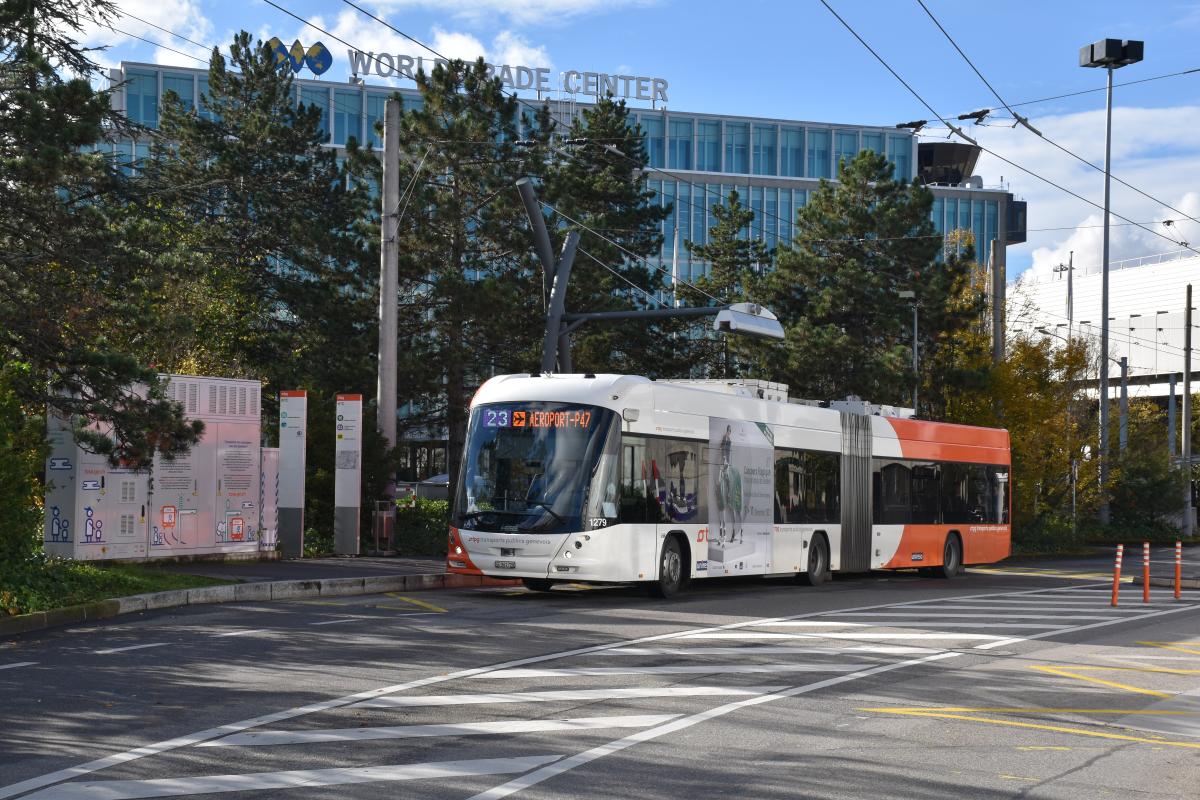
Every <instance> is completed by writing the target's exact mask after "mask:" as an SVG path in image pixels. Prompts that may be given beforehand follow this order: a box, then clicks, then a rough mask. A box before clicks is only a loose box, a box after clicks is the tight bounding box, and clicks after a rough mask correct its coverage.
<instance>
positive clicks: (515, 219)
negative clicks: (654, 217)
mask: <svg viewBox="0 0 1200 800" xmlns="http://www.w3.org/2000/svg"><path fill="white" fill-rule="evenodd" d="M417 86H418V88H419V89H420V91H421V98H422V102H421V103H420V105H418V106H416V107H413V108H409V109H406V110H405V111H404V113H403V115H402V118H401V133H400V144H401V168H400V186H401V187H409V194H408V196H405V197H404V198H403V201H402V203H401V209H400V211H401V212H402V216H401V218H400V220H399V239H400V284H401V287H400V288H401V306H402V313H401V331H400V336H401V342H400V348H399V349H400V353H401V367H400V368H401V370H402V372H403V373H406V374H407V375H409V376H410V380H409V381H408V382H407V383H405V382H404V381H402V382H401V386H402V387H406V388H407V391H408V396H407V397H406V398H402V400H403V399H407V400H409V401H411V402H412V404H413V406H414V407H415V408H416V409H418V410H419V414H420V415H419V416H417V417H415V418H414V419H412V420H410V423H413V424H415V423H420V424H422V425H423V426H424V432H425V433H426V435H428V436H429V437H430V438H440V436H439V434H440V433H441V431H442V430H444V431H445V433H446V438H447V440H448V453H447V456H448V458H447V460H448V467H449V469H448V471H449V474H450V481H451V485H454V482H455V481H456V480H457V475H458V470H459V464H460V462H461V459H462V450H463V444H464V441H465V438H466V428H467V410H468V405H469V403H470V399H471V396H472V394H473V393H474V391H475V389H476V388H477V387H478V386H479V385H480V384H481V383H482V382H483V381H484V380H486V379H487V378H488V377H489V376H490V375H494V374H498V373H502V372H518V371H520V372H528V371H530V370H531V369H536V365H537V363H538V355H537V350H536V347H537V345H540V342H541V331H542V329H543V327H544V321H545V316H544V308H543V306H542V278H541V268H540V266H538V265H535V262H534V256H533V247H532V243H531V240H530V237H529V233H528V223H527V222H526V221H525V213H524V207H523V206H522V204H521V201H520V197H519V195H518V193H517V189H516V181H517V179H518V178H519V177H521V176H522V175H524V174H527V173H529V172H531V171H532V172H536V170H537V168H538V167H539V166H540V165H541V164H542V163H543V161H544V158H545V156H546V151H545V147H544V145H545V142H546V138H547V137H548V136H549V133H550V130H551V128H552V124H551V123H550V120H549V117H548V115H546V114H544V113H542V114H540V115H538V118H536V119H534V118H524V119H522V118H521V117H520V116H519V115H518V111H519V109H518V104H517V101H516V100H515V99H513V98H511V97H509V96H507V95H506V94H505V93H504V91H503V89H502V87H501V84H500V82H499V80H498V79H494V78H488V76H487V67H486V65H485V64H484V62H483V61H482V59H481V60H479V61H477V62H475V63H472V64H466V63H464V62H462V61H457V60H455V61H451V62H449V63H448V64H445V65H438V66H436V67H434V69H433V72H432V73H431V74H429V75H425V74H424V73H423V72H422V73H419V74H418V77H417ZM522 127H524V128H526V131H525V134H526V135H525V137H524V138H523V137H522V135H521V134H522ZM519 140H521V141H531V142H533V146H531V147H530V146H521V145H518V141H519Z"/></svg>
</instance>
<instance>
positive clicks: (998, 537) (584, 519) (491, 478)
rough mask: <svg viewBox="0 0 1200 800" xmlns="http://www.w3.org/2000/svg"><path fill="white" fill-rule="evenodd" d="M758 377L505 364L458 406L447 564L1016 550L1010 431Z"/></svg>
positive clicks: (768, 567)
mask: <svg viewBox="0 0 1200 800" xmlns="http://www.w3.org/2000/svg"><path fill="white" fill-rule="evenodd" d="M829 406H830V407H821V406H820V405H818V404H817V403H813V402H810V401H796V400H791V401H789V400H788V398H787V387H786V386H783V385H781V384H775V383H768V382H764V381H652V380H649V379H647V378H641V377H634V376H627V375H541V376H532V375H504V376H498V377H495V378H492V379H491V380H489V381H488V382H487V383H485V384H484V385H483V386H482V387H481V388H480V390H479V392H478V393H477V394H476V395H475V399H474V400H473V401H472V403H471V418H470V425H469V427H468V432H467V443H466V451H465V454H464V459H463V463H462V467H461V470H460V475H459V481H458V487H457V491H456V494H455V501H454V511H453V515H452V518H451V528H450V541H449V547H450V550H449V554H448V556H447V567H448V569H449V571H450V572H454V573H460V574H472V575H480V574H482V575H489V576H493V577H505V578H521V579H522V580H523V581H524V582H525V585H526V586H528V587H529V588H531V589H535V590H547V589H549V588H550V587H551V586H552V585H553V584H554V583H556V582H583V583H627V582H640V583H643V584H645V585H646V586H647V588H648V589H649V590H650V591H651V592H652V593H654V594H657V595H659V596H669V595H671V594H674V593H675V592H677V591H679V590H680V589H681V588H683V587H684V586H686V584H687V583H688V582H689V581H690V580H695V579H700V578H715V577H721V576H726V575H766V576H782V575H796V576H798V577H800V578H802V579H804V580H806V581H807V582H809V583H812V584H819V583H823V582H825V581H826V580H828V578H829V575H830V573H831V572H832V571H834V570H842V571H846V572H866V571H868V570H873V569H896V568H913V567H916V568H921V569H924V570H926V571H927V572H929V573H931V574H936V575H940V576H943V577H953V576H955V575H957V574H959V573H960V572H961V571H962V569H963V565H964V564H980V563H987V562H993V561H999V560H1001V559H1003V558H1005V557H1007V556H1008V554H1009V542H1010V527H1009V515H1010V494H1011V493H1010V491H1009V465H1010V459H1009V442H1008V432H1007V431H1003V430H993V429H989V428H974V427H968V426H963V425H949V424H944V423H937V422H925V421H918V420H914V419H911V418H909V417H911V414H910V412H908V411H907V410H897V409H891V408H887V407H877V406H870V405H868V404H866V403H864V402H861V401H854V400H848V401H845V402H840V403H831V404H829Z"/></svg>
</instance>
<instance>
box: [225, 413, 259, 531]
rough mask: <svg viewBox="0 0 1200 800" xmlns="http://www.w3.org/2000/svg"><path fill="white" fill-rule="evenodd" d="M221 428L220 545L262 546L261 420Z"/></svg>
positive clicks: (227, 424) (229, 424) (230, 424)
mask: <svg viewBox="0 0 1200 800" xmlns="http://www.w3.org/2000/svg"><path fill="white" fill-rule="evenodd" d="M214 427H216V429H217V503H216V506H217V508H216V519H215V522H216V525H215V531H214V533H215V534H216V547H217V549H218V550H223V551H224V550H246V549H257V548H258V519H259V509H258V498H259V491H260V489H261V481H262V479H261V476H260V472H259V469H260V464H261V461H260V458H261V457H260V454H259V449H260V448H259V438H258V437H259V431H258V424H257V423H248V424H247V423H236V422H222V423H220V424H218V425H216V426H214Z"/></svg>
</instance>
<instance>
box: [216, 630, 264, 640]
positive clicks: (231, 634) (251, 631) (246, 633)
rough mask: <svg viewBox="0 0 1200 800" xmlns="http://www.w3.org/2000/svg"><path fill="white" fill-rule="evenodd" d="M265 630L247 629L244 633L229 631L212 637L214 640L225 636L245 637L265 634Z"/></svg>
mask: <svg viewBox="0 0 1200 800" xmlns="http://www.w3.org/2000/svg"><path fill="white" fill-rule="evenodd" d="M267 630H268V629H267V628H249V629H247V630H244V631H229V633H217V634H213V635H214V637H215V638H217V639H220V638H223V637H225V636H247V635H249V634H251V633H265V632H266V631H267Z"/></svg>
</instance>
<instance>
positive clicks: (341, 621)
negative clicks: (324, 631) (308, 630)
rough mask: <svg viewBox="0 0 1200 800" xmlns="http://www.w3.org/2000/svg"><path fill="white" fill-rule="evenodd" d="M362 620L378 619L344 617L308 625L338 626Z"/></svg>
mask: <svg viewBox="0 0 1200 800" xmlns="http://www.w3.org/2000/svg"><path fill="white" fill-rule="evenodd" d="M364 619H378V617H344V618H342V619H327V620H325V621H324V622H310V623H308V624H309V625H339V624H341V623H343V622H359V621H360V620H364Z"/></svg>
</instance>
